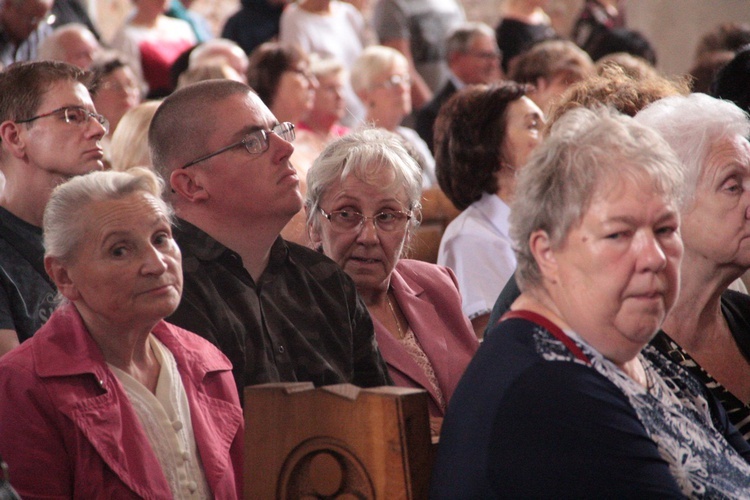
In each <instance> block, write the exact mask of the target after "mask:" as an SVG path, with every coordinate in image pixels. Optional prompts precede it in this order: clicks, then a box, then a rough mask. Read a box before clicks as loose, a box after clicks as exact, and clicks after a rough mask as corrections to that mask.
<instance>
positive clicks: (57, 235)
mask: <svg viewBox="0 0 750 500" xmlns="http://www.w3.org/2000/svg"><path fill="white" fill-rule="evenodd" d="M162 186H163V181H162V180H161V179H160V178H159V177H158V176H157V175H156V174H154V173H153V172H152V171H151V170H149V169H146V168H140V167H136V168H132V169H130V170H128V171H127V172H115V171H111V170H110V171H95V172H90V173H88V174H86V175H81V176H78V177H74V178H72V179H71V180H69V181H67V182H65V183H64V184H61V185H60V186H58V187H56V188H55V190H54V191H53V192H52V196H51V197H50V200H49V203H47V207H46V208H45V210H44V218H43V222H42V226H43V229H44V248H45V253H44V255H45V257H48V256H51V257H56V258H58V259H60V260H61V261H63V262H72V261H74V260H75V257H76V253H77V249H78V246H79V245H80V244H81V242H82V240H83V237H84V233H85V221H86V211H87V209H88V207H89V205H90V204H91V203H95V202H100V201H107V200H119V199H122V198H124V197H126V196H128V195H130V194H132V193H140V192H143V193H146V194H150V195H151V196H153V197H154V198H155V199H156V201H157V203H158V205H159V207H160V208H161V210H162V212H163V213H164V215H165V216H166V217H167V219H168V220H169V221H170V223H171V222H172V219H173V213H172V210H171V208H170V207H169V206H168V205H167V204H166V203H165V202H164V201H163V200H162V199H161V191H162Z"/></svg>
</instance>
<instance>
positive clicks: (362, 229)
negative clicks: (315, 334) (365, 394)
mask: <svg viewBox="0 0 750 500" xmlns="http://www.w3.org/2000/svg"><path fill="white" fill-rule="evenodd" d="M421 190H422V172H421V169H420V168H419V166H418V165H417V162H416V160H415V159H414V158H413V157H412V156H411V155H410V153H409V152H408V150H407V148H406V147H405V146H404V142H403V139H401V138H400V137H399V136H398V135H396V134H394V133H392V132H388V131H386V130H383V129H368V130H364V131H361V132H357V133H353V134H350V135H348V136H345V137H342V138H340V139H338V140H336V141H334V142H332V143H330V144H329V145H328V146H327V147H326V148H325V149H324V150H323V152H322V153H321V155H320V156H319V157H318V158H317V160H315V162H314V163H313V165H312V167H311V168H310V170H309V171H308V173H307V199H306V205H305V208H306V210H307V221H308V227H309V231H310V238H311V241H312V242H313V243H314V244H315V245H316V246H317V247H318V248H319V249H320V250H321V251H322V252H323V253H325V254H326V255H328V256H329V257H331V258H332V259H333V260H334V261H336V262H337V263H338V264H339V265H340V266H341V267H342V268H343V269H344V271H346V272H347V274H349V276H351V278H352V279H353V280H354V283H355V285H356V286H357V292H358V293H359V294H360V295H361V296H362V299H363V300H364V302H365V304H366V305H367V309H368V311H369V312H370V316H371V317H372V321H373V323H374V325H375V337H376V339H377V341H378V347H379V348H380V352H381V353H382V355H383V358H384V359H385V361H386V363H387V364H388V372H389V374H390V375H391V378H392V379H393V381H394V382H395V384H396V385H398V386H403V387H416V388H420V389H424V390H426V391H427V392H428V393H429V395H430V399H429V409H430V416H431V417H432V419H431V420H432V431H433V434H437V433H438V432H439V428H440V424H441V422H442V417H443V415H444V414H445V408H446V405H447V404H448V401H449V400H450V398H451V395H452V394H453V391H454V389H455V388H456V384H458V380H459V379H460V378H461V375H462V374H463V372H464V369H465V368H466V365H467V364H468V363H469V361H470V360H471V357H472V356H473V355H474V352H475V351H476V349H477V347H478V340H477V338H476V336H475V335H474V332H473V330H472V328H471V323H469V320H468V318H466V316H464V314H463V313H462V312H461V295H460V294H459V291H458V287H457V284H456V277H455V276H454V275H453V272H452V271H451V270H450V269H448V268H445V267H441V266H437V265H434V264H428V263H426V262H420V261H416V260H409V259H402V258H401V257H402V255H403V254H404V253H405V249H406V248H408V242H409V239H410V237H411V234H412V229H413V228H414V227H416V225H417V223H418V220H419V209H420V203H419V200H420V197H421Z"/></svg>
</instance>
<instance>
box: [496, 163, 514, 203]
mask: <svg viewBox="0 0 750 500" xmlns="http://www.w3.org/2000/svg"><path fill="white" fill-rule="evenodd" d="M495 177H496V179H497V196H498V197H499V198H500V199H501V200H503V201H504V202H505V204H506V205H510V204H511V202H512V201H513V196H514V195H515V193H516V169H515V167H511V166H509V165H507V164H503V165H502V166H501V167H500V170H498V171H497V174H495Z"/></svg>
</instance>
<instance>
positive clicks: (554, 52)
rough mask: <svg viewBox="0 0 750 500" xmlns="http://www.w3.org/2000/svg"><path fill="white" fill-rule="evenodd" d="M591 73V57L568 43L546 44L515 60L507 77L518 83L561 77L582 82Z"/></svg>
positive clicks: (547, 42) (548, 42)
mask: <svg viewBox="0 0 750 500" xmlns="http://www.w3.org/2000/svg"><path fill="white" fill-rule="evenodd" d="M593 71H594V63H593V61H592V60H591V57H589V55H588V54H587V53H586V52H585V51H584V50H583V49H581V48H580V47H578V46H577V45H576V44H574V43H573V42H571V41H568V40H545V41H543V42H539V43H537V44H535V45H534V46H532V47H531V48H530V49H529V50H527V51H526V52H524V53H523V54H520V55H519V56H517V57H516V58H514V60H513V62H512V63H511V68H510V71H509V74H508V77H509V78H510V79H511V80H513V81H516V82H519V83H532V84H534V83H536V82H537V80H538V79H540V78H542V79H544V80H551V79H553V78H554V77H555V76H557V75H560V74H566V75H570V79H571V80H581V79H583V78H585V77H587V76H589V75H590V74H592V73H593Z"/></svg>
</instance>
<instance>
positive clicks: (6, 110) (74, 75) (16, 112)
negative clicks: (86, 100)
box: [0, 61, 92, 127]
mask: <svg viewBox="0 0 750 500" xmlns="http://www.w3.org/2000/svg"><path fill="white" fill-rule="evenodd" d="M91 80H92V79H91V75H90V74H89V73H87V72H85V71H83V70H81V69H80V68H77V67H76V66H73V65H72V64H68V63H64V62H61V61H33V62H19V63H15V64H11V65H10V66H8V67H7V68H5V69H4V70H3V71H1V72H0V123H2V122H4V121H7V120H11V121H18V120H25V119H28V118H31V117H32V116H34V115H36V114H37V112H38V111H39V106H40V105H41V104H42V100H43V99H44V94H45V93H46V92H47V91H49V90H50V88H52V86H53V85H55V84H57V83H58V82H61V81H67V82H78V83H81V84H82V85H84V86H85V87H86V89H90V88H91ZM33 124H34V122H31V123H28V124H26V125H27V126H29V127H31V126H33Z"/></svg>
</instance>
